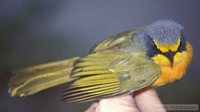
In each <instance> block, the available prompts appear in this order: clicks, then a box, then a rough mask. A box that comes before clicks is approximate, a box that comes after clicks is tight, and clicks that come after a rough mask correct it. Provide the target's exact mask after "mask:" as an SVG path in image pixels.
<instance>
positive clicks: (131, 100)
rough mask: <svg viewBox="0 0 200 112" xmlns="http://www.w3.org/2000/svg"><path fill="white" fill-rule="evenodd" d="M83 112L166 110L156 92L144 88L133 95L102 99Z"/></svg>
mask: <svg viewBox="0 0 200 112" xmlns="http://www.w3.org/2000/svg"><path fill="white" fill-rule="evenodd" d="M153 107H155V108H153ZM85 112H166V110H165V109H164V106H163V104H162V103H161V101H160V99H159V97H158V95H157V93H156V91H155V90H154V89H152V88H146V89H144V90H142V91H139V92H137V93H135V94H134V95H132V94H128V95H123V96H117V97H112V98H107V99H102V100H100V101H99V102H95V103H93V104H92V105H91V106H90V107H89V108H88V109H87V110H86V111H85Z"/></svg>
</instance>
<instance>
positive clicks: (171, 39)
mask: <svg viewBox="0 0 200 112" xmlns="http://www.w3.org/2000/svg"><path fill="white" fill-rule="evenodd" d="M182 30H183V26H182V25H180V24H178V23H177V22H175V21H174V20H160V21H156V22H154V23H152V24H150V25H147V26H146V27H145V30H144V32H145V33H146V34H147V35H149V36H150V37H151V38H153V39H155V40H156V41H158V42H159V43H164V44H170V43H175V42H176V41H177V40H178V37H179V36H180V35H181V32H182Z"/></svg>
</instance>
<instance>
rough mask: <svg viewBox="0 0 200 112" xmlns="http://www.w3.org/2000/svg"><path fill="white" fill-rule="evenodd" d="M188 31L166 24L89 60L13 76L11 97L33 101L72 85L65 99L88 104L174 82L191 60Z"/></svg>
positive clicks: (117, 41) (126, 35)
mask: <svg viewBox="0 0 200 112" xmlns="http://www.w3.org/2000/svg"><path fill="white" fill-rule="evenodd" d="M192 55H193V52H192V46H191V45H190V43H189V42H188V41H187V40H186V38H185V34H184V28H183V26H182V25H180V24H179V23H177V22H176V21H174V20H169V19H164V20H159V21H156V22H153V23H151V24H149V25H147V26H145V27H139V28H136V29H134V30H129V31H125V32H122V33H119V34H116V35H114V36H111V37H109V38H107V39H105V40H103V41H101V42H100V43H98V44H96V46H94V47H93V48H92V49H91V51H90V52H89V54H88V55H86V56H84V57H73V58H70V59H66V60H61V61H57V62H51V63H48V64H41V65H36V66H33V67H27V68H24V69H19V70H16V71H14V74H15V75H14V76H13V77H12V78H11V79H10V81H9V93H10V95H11V97H14V96H20V97H24V96H28V95H32V94H34V93H37V92H39V91H42V90H45V89H48V88H51V87H54V86H57V85H61V84H64V83H68V82H70V83H69V84H70V85H69V87H68V88H67V89H66V90H65V91H64V92H63V94H62V99H63V101H66V102H77V103H79V102H87V101H92V100H98V99H103V98H108V97H112V96H116V95H122V94H129V93H133V92H135V91H138V90H141V89H143V88H145V87H155V88H156V87H159V86H162V85H165V84H169V83H172V82H175V81H176V80H179V79H181V78H182V76H183V75H184V74H185V72H186V69H187V67H188V65H189V63H190V62H191V60H192Z"/></svg>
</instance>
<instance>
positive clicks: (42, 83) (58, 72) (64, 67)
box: [8, 57, 79, 97]
mask: <svg viewBox="0 0 200 112" xmlns="http://www.w3.org/2000/svg"><path fill="white" fill-rule="evenodd" d="M78 59H79V58H78V57H74V58H71V59H67V60H62V61H57V62H52V63H48V64H42V65H37V66H33V67H28V68H24V69H20V70H16V71H14V74H15V75H14V76H13V77H12V78H11V79H10V82H9V84H8V86H9V93H10V96H12V97H14V96H20V97H22V96H28V95H32V94H34V93H37V92H39V91H42V90H45V89H48V88H51V87H54V86H57V85H61V84H64V83H66V82H69V81H71V80H73V79H71V78H70V77H69V74H70V73H71V70H72V69H73V65H74V62H75V61H76V60H78Z"/></svg>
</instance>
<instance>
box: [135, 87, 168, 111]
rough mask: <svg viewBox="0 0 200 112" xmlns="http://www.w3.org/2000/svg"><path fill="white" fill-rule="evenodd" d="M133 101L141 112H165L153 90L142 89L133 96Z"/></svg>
mask: <svg viewBox="0 0 200 112" xmlns="http://www.w3.org/2000/svg"><path fill="white" fill-rule="evenodd" d="M134 99H135V102H136V104H137V106H138V108H139V109H140V111H141V112H166V110H165V109H164V106H163V104H162V103H161V101H160V99H159V97H158V95H157V93H156V91H155V90H154V89H151V88H147V89H144V90H142V91H140V92H138V93H136V94H134Z"/></svg>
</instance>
